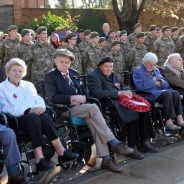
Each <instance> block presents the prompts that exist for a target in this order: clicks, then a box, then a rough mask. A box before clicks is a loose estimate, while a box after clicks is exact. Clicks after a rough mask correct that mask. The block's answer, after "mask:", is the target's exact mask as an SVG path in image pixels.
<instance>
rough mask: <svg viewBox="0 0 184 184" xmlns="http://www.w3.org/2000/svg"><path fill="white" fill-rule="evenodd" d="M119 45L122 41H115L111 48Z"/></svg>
mask: <svg viewBox="0 0 184 184" xmlns="http://www.w3.org/2000/svg"><path fill="white" fill-rule="evenodd" d="M117 44H121V42H120V41H117V40H115V41H113V42H112V44H111V46H112V47H114V46H115V45H117Z"/></svg>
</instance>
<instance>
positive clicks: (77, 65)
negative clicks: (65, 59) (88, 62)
mask: <svg viewBox="0 0 184 184" xmlns="http://www.w3.org/2000/svg"><path fill="white" fill-rule="evenodd" d="M66 42H67V43H68V47H67V49H68V50H69V51H70V52H72V53H73V54H74V56H75V59H74V61H73V62H72V63H71V68H73V69H75V70H77V71H78V72H79V73H80V74H81V73H82V61H81V54H80V51H79V49H78V47H77V46H76V44H77V35H76V34H75V33H70V34H68V35H67V37H66Z"/></svg>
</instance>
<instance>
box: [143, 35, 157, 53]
mask: <svg viewBox="0 0 184 184" xmlns="http://www.w3.org/2000/svg"><path fill="white" fill-rule="evenodd" d="M156 40H157V37H156V36H152V35H151V34H150V33H149V34H148V35H147V36H146V37H145V40H144V45H145V46H146V49H147V51H148V52H151V51H153V45H154V43H155V41H156Z"/></svg>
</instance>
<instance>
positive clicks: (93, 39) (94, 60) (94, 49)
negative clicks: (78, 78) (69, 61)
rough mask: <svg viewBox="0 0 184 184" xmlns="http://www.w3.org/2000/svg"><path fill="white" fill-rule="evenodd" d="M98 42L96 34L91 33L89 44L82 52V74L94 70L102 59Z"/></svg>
mask: <svg viewBox="0 0 184 184" xmlns="http://www.w3.org/2000/svg"><path fill="white" fill-rule="evenodd" d="M98 41H99V34H98V33H97V32H91V34H90V41H89V44H88V46H87V47H86V49H85V51H84V60H83V73H87V72H88V71H89V70H92V69H94V68H95V67H96V66H97V64H98V62H99V61H100V59H101V57H102V53H101V52H100V48H99V45H98Z"/></svg>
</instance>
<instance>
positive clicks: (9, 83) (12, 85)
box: [5, 78, 24, 88]
mask: <svg viewBox="0 0 184 184" xmlns="http://www.w3.org/2000/svg"><path fill="white" fill-rule="evenodd" d="M5 82H6V84H7V85H8V86H9V87H11V88H12V87H14V88H15V87H21V88H23V87H24V84H23V81H22V80H21V81H20V83H19V85H18V86H15V85H14V84H12V83H11V82H10V81H9V80H8V78H6V80H5Z"/></svg>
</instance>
